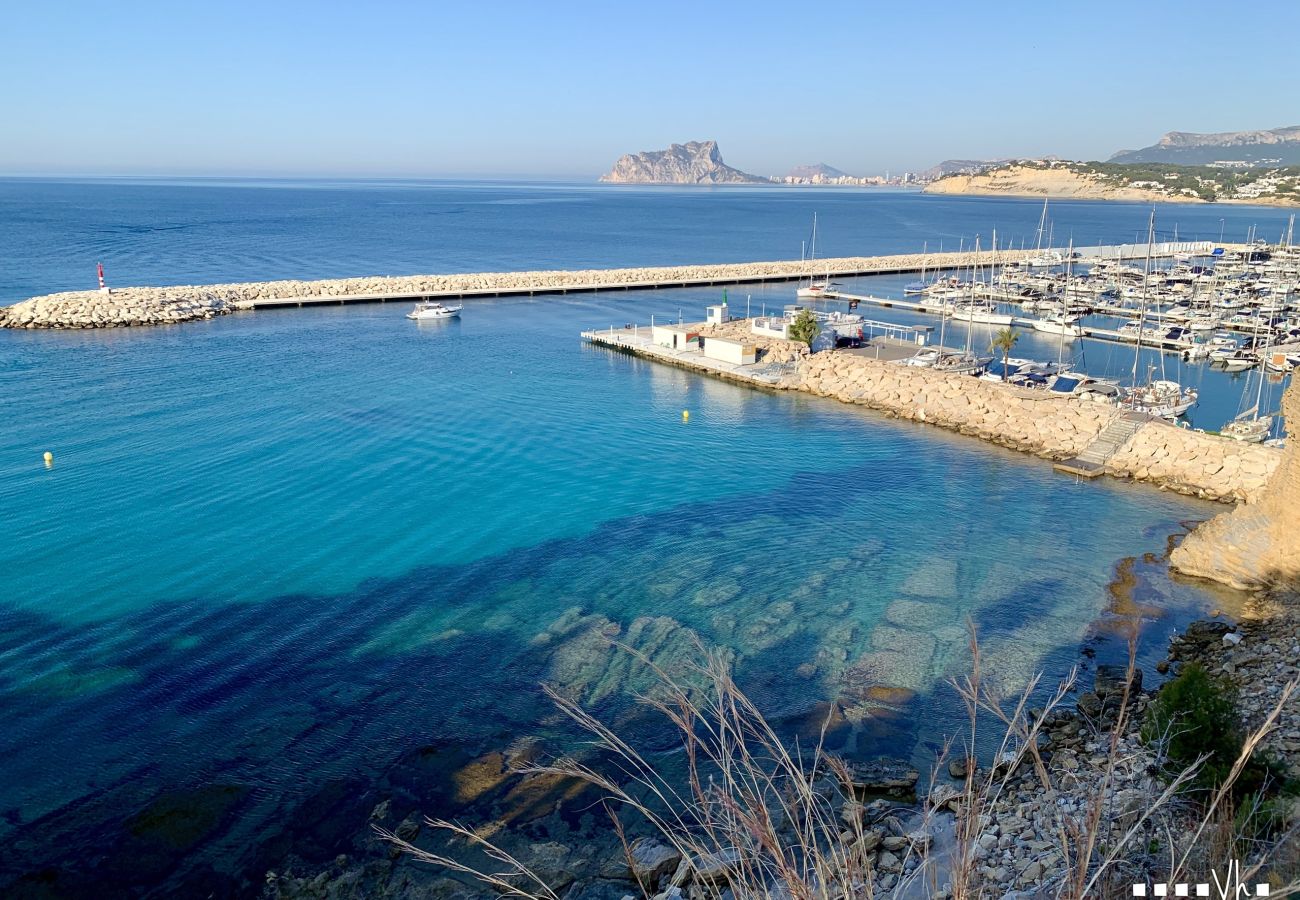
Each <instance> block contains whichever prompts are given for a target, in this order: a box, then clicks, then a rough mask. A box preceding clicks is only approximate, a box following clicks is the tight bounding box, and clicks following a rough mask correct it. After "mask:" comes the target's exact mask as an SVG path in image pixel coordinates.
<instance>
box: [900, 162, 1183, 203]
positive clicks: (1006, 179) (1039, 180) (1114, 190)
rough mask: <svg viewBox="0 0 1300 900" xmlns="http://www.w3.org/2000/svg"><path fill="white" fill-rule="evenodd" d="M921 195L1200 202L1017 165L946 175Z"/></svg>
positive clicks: (1062, 170) (1057, 169)
mask: <svg viewBox="0 0 1300 900" xmlns="http://www.w3.org/2000/svg"><path fill="white" fill-rule="evenodd" d="M924 193H927V194H972V195H976V196H1003V197H1061V198H1072V199H1076V200H1139V201H1144V202H1145V201H1153V200H1159V201H1165V202H1167V201H1169V200H1174V199H1181V200H1189V201H1191V202H1201V201H1200V199H1199V198H1196V197H1182V198H1177V197H1171V196H1169V195H1168V194H1167V193H1164V192H1161V191H1155V190H1152V189H1149V188H1145V187H1129V186H1119V185H1115V184H1109V183H1107V182H1106V181H1105V180H1104V179H1102V178H1101V177H1100V176H1096V175H1091V174H1086V173H1081V172H1076V171H1074V170H1073V169H1071V168H1068V167H1066V166H1030V165H1023V164H1020V163H1011V164H1009V165H1004V166H998V167H996V168H993V169H987V170H985V171H982V172H975V173H960V174H953V175H947V176H945V177H943V178H940V179H939V180H938V181H932V182H930V183H929V184H928V185H926V186H925V190H924Z"/></svg>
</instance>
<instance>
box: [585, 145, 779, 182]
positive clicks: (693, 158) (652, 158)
mask: <svg viewBox="0 0 1300 900" xmlns="http://www.w3.org/2000/svg"><path fill="white" fill-rule="evenodd" d="M600 180H601V181H604V182H607V183H611V184H767V183H768V179H766V178H762V177H760V176H758V175H750V174H748V173H747V172H742V171H740V170H739V169H733V168H732V167H731V166H729V165H727V164H726V163H724V162H723V161H722V154H721V152H719V150H718V143H717V141H691V142H690V143H688V144H673V145H672V146H671V147H669V148H668V149H667V150H650V151H646V152H645V153H629V154H627V155H626V156H623V157H620V158H619V160H618V162H616V163H614V168H613V169H611V170H610V171H609V172H608V173H606V174H605V175H602V176H600Z"/></svg>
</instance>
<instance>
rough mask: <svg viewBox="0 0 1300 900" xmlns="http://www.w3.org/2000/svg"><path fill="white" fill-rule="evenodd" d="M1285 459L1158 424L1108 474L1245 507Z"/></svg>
mask: <svg viewBox="0 0 1300 900" xmlns="http://www.w3.org/2000/svg"><path fill="white" fill-rule="evenodd" d="M1281 460H1282V453H1281V452H1280V451H1278V450H1276V449H1274V448H1272V447H1264V446H1262V445H1260V444H1244V443H1242V442H1240V441H1234V440H1232V439H1231V438H1225V437H1219V436H1218V435H1213V434H1206V433H1204V432H1201V431H1192V430H1190V429H1186V428H1178V427H1175V426H1173V425H1169V424H1168V423H1166V422H1163V421H1160V420H1158V419H1157V420H1153V421H1152V422H1150V423H1148V424H1147V425H1146V426H1144V427H1143V428H1141V429H1140V430H1139V431H1138V432H1137V433H1136V434H1135V435H1133V437H1132V438H1131V439H1129V441H1128V442H1127V443H1126V444H1124V446H1122V447H1121V448H1120V449H1119V450H1118V451H1117V452H1116V453H1115V455H1114V456H1112V457H1111V458H1110V459H1109V460H1107V461H1106V472H1107V473H1108V474H1110V475H1114V476H1116V477H1119V478H1132V479H1133V480H1134V481H1149V482H1151V483H1153V484H1158V485H1160V486H1161V487H1163V488H1166V489H1167V490H1172V491H1177V492H1178V493H1180V494H1190V495H1192V496H1195V497H1201V498H1202V499H1205V500H1222V501H1225V502H1234V501H1236V502H1245V501H1249V500H1252V499H1254V498H1256V497H1259V496H1260V495H1261V494H1262V493H1263V491H1264V487H1265V485H1266V484H1267V483H1268V480H1269V477H1270V476H1271V475H1272V474H1273V472H1274V470H1276V469H1277V467H1278V464H1279V463H1280V462H1281Z"/></svg>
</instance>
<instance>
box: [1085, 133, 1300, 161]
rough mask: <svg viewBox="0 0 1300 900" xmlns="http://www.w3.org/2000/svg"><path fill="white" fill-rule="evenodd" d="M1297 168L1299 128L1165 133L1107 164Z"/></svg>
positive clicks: (1120, 153)
mask: <svg viewBox="0 0 1300 900" xmlns="http://www.w3.org/2000/svg"><path fill="white" fill-rule="evenodd" d="M1228 161H1233V162H1243V163H1250V164H1259V165H1273V166H1294V165H1300V125H1288V126H1284V127H1281V128H1265V129H1258V130H1254V131H1218V132H1206V133H1201V132H1195V131H1168V132H1165V133H1164V134H1163V135H1161V137H1160V140H1158V141H1157V142H1156V143H1154V144H1152V145H1151V146H1150V147H1143V148H1141V149H1139V150H1121V151H1119V152H1118V153H1115V154H1112V155H1111V157H1110V159H1109V160H1108V162H1112V163H1120V164H1126V165H1127V164H1132V163H1175V164H1178V165H1209V164H1211V163H1216V162H1228Z"/></svg>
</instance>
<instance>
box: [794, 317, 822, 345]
mask: <svg viewBox="0 0 1300 900" xmlns="http://www.w3.org/2000/svg"><path fill="white" fill-rule="evenodd" d="M821 330H822V328H821V326H820V325H819V324H817V317H816V316H814V315H813V314H812V310H810V309H803V310H800V311H799V315H797V316H795V317H794V322H792V323H791V325H790V340H792V341H801V342H802V343H805V344H809V345H811V344H812V342H813V338H815V337H817V333H818V332H819V331H821Z"/></svg>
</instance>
